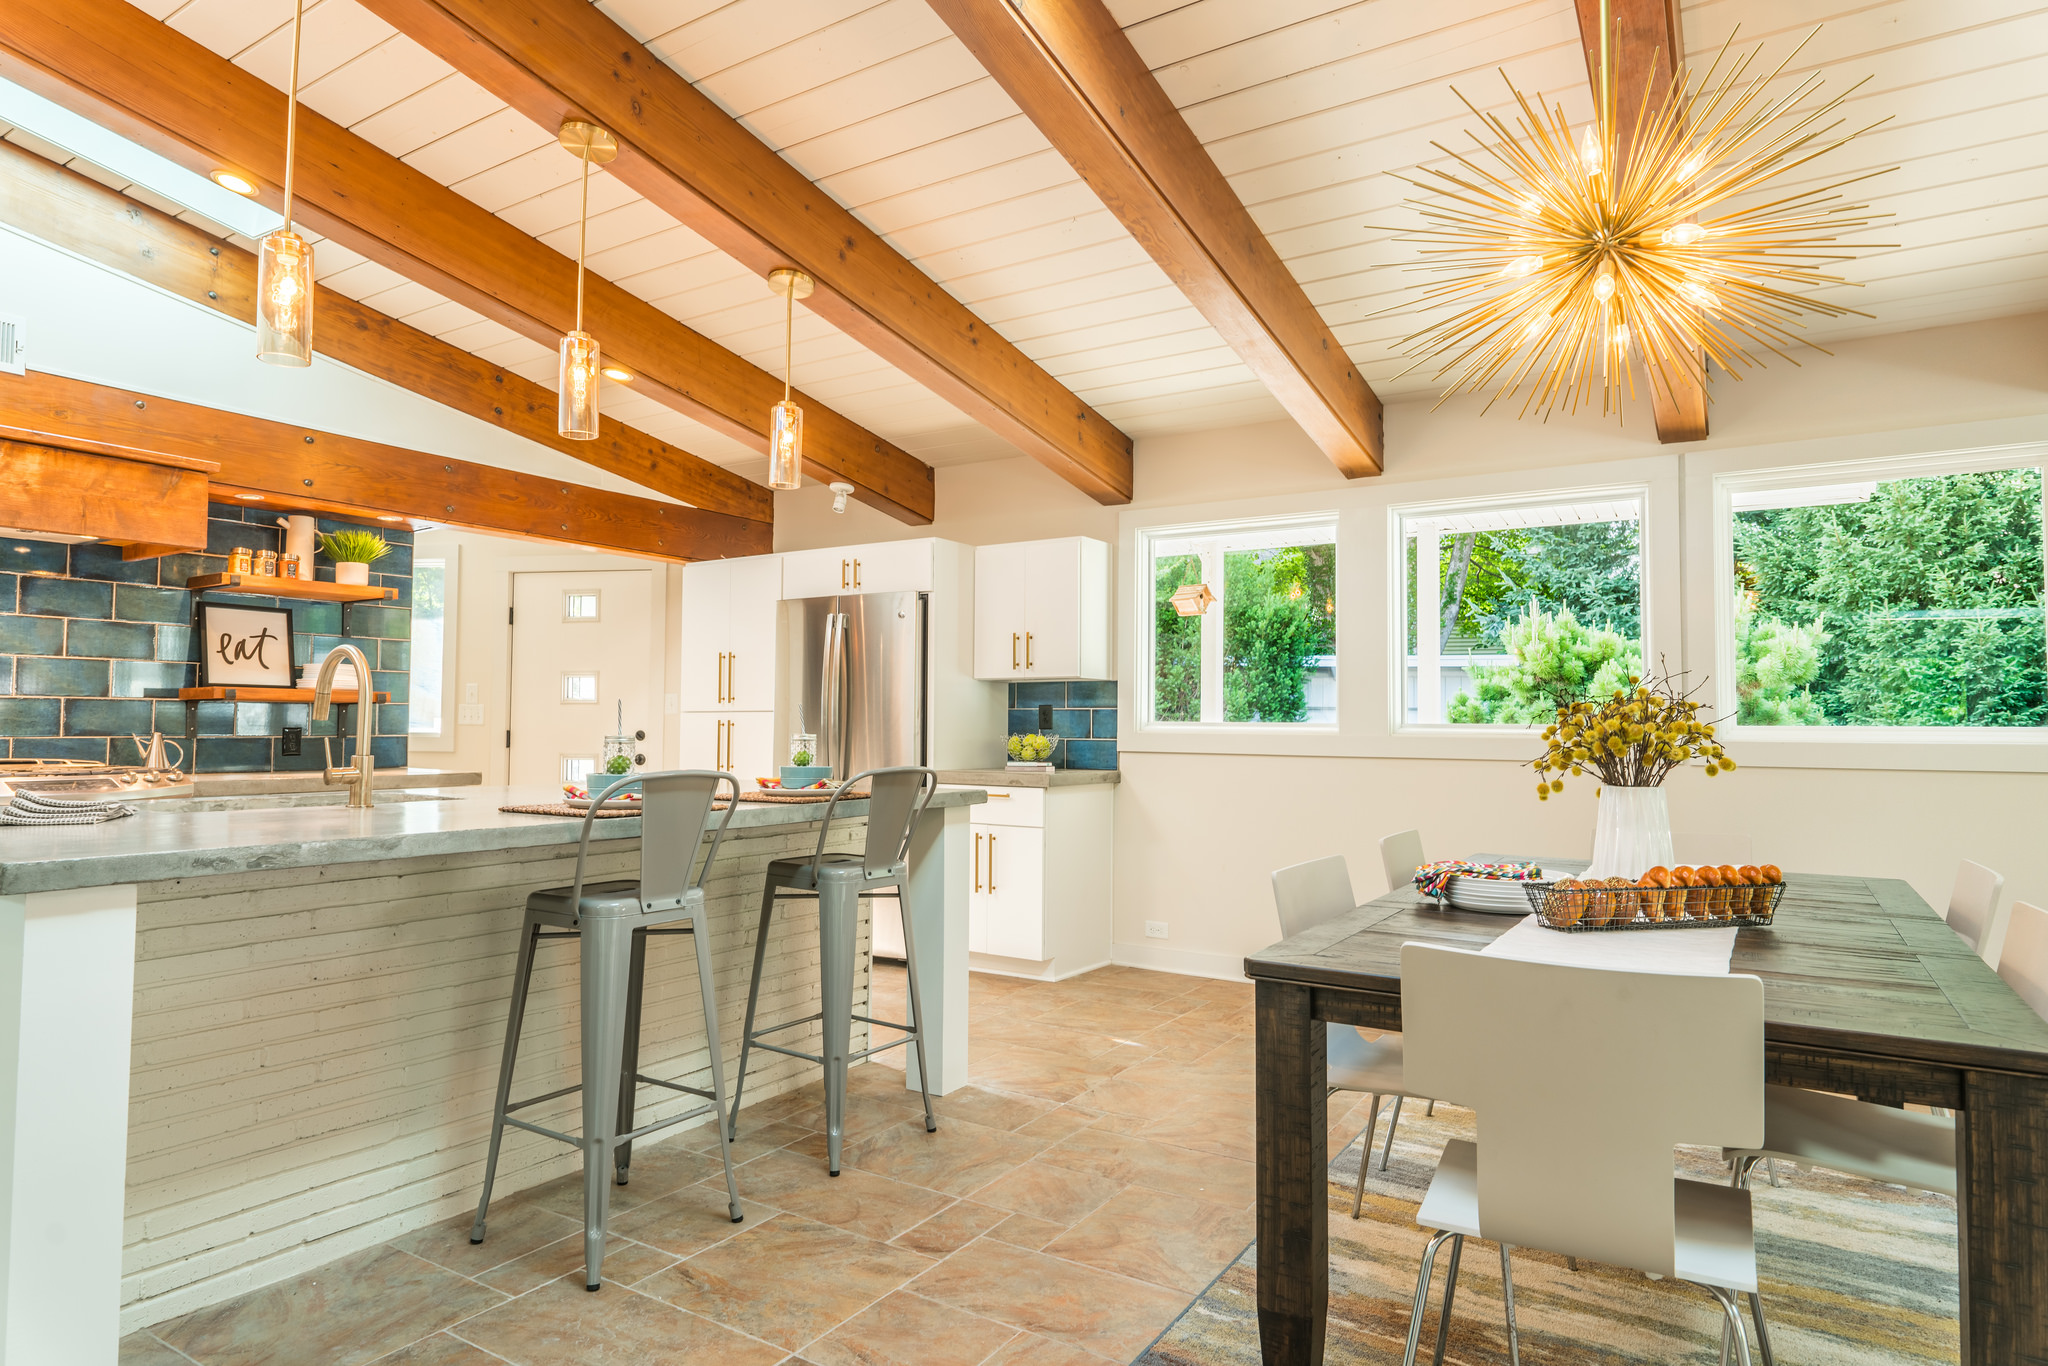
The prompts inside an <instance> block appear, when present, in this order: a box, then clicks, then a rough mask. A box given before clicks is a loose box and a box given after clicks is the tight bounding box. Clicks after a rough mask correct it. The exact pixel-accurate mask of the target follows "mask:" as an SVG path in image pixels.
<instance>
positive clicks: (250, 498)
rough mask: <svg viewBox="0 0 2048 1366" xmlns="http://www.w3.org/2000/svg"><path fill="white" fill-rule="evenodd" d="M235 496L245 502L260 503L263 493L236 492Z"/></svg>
mask: <svg viewBox="0 0 2048 1366" xmlns="http://www.w3.org/2000/svg"><path fill="white" fill-rule="evenodd" d="M235 497H237V498H239V499H241V500H242V501H243V502H245V503H260V502H262V501H263V495H262V494H260V493H238V494H236V495H235Z"/></svg>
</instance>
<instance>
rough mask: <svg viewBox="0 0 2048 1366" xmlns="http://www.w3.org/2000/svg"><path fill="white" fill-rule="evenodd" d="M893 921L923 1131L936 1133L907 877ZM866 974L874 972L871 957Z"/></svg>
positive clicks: (898, 893) (900, 888) (900, 892)
mask: <svg viewBox="0 0 2048 1366" xmlns="http://www.w3.org/2000/svg"><path fill="white" fill-rule="evenodd" d="M896 918H897V919H899V920H901V921H902V922H903V985H904V990H905V993H906V995H908V997H909V999H910V1031H911V1035H912V1038H911V1043H910V1046H911V1047H912V1048H914V1049H916V1050H917V1090H918V1094H919V1095H921V1096H923V1097H924V1131H925V1132H926V1133H928V1134H931V1133H937V1132H938V1129H939V1119H938V1116H937V1115H934V1114H933V1113H932V1082H931V1075H932V1074H931V1073H930V1072H929V1071H928V1070H926V1068H925V1065H924V1005H923V1003H922V1002H920V1001H919V1000H918V996H917V937H916V935H915V934H914V933H912V931H911V928H910V885H909V878H908V876H906V877H905V878H904V881H903V882H902V883H901V884H899V885H898V886H897V888H896ZM869 962H870V967H869V972H870V973H872V972H873V967H872V963H873V956H872V954H870V958H869Z"/></svg>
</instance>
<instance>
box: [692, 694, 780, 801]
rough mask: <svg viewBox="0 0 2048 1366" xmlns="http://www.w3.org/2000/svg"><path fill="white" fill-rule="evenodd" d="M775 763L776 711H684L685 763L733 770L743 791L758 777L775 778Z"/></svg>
mask: <svg viewBox="0 0 2048 1366" xmlns="http://www.w3.org/2000/svg"><path fill="white" fill-rule="evenodd" d="M774 764H775V713H774V712H772V711H716V712H714V711H692V712H684V713H683V735H682V766H683V767H684V768H712V769H718V770H720V771H721V772H725V773H730V774H732V776H733V777H735V778H737V779H738V780H739V784H740V787H741V789H742V790H743V791H752V790H753V787H754V779H756V778H772V777H774V776H775V775H776V773H777V772H778V771H779V770H778V769H777V768H776V767H773V765H774Z"/></svg>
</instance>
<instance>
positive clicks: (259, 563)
mask: <svg viewBox="0 0 2048 1366" xmlns="http://www.w3.org/2000/svg"><path fill="white" fill-rule="evenodd" d="M256 572H257V573H258V574H261V575H262V576H263V577H264V578H266V579H274V578H276V577H277V552H276V551H275V550H259V551H257V552H256Z"/></svg>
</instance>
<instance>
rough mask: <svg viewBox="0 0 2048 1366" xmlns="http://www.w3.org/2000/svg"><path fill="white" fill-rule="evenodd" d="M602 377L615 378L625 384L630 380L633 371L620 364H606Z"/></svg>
mask: <svg viewBox="0 0 2048 1366" xmlns="http://www.w3.org/2000/svg"><path fill="white" fill-rule="evenodd" d="M604 377H605V378H606V379H611V380H617V381H618V382H619V383H621V384H627V383H630V382H631V381H632V379H633V372H632V371H631V370H628V369H626V368H625V367H624V366H621V365H607V366H605V368H604Z"/></svg>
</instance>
